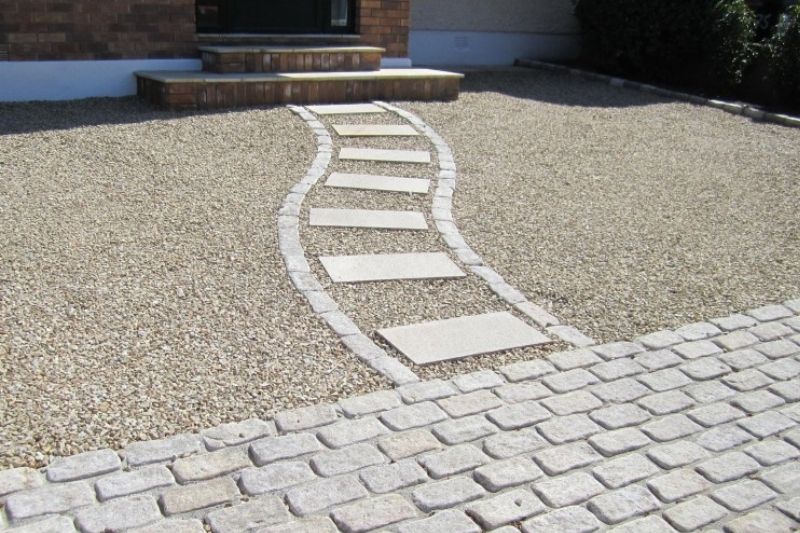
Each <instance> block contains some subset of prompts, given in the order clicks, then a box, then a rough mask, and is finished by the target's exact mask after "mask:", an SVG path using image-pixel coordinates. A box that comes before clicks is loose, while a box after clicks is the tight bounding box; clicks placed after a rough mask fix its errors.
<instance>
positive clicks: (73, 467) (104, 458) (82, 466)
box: [47, 450, 122, 483]
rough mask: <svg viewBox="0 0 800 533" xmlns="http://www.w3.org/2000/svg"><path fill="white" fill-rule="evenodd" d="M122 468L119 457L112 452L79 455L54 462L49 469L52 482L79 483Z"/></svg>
mask: <svg viewBox="0 0 800 533" xmlns="http://www.w3.org/2000/svg"><path fill="white" fill-rule="evenodd" d="M120 468H122V462H121V461H120V460H119V456H118V455H117V454H116V453H114V452H113V451H111V450H98V451H94V452H85V453H79V454H78V455H73V456H71V457H63V458H60V459H56V460H55V461H53V462H52V463H51V464H50V466H48V467H47V480H48V481H51V482H56V483H57V482H64V481H77V480H79V479H86V478H90V477H95V476H100V475H103V474H108V473H110V472H115V471H117V470H119V469H120Z"/></svg>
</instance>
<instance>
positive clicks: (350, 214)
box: [308, 208, 428, 230]
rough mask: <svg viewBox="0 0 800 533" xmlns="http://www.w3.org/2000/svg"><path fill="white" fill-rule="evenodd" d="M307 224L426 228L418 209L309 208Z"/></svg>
mask: <svg viewBox="0 0 800 533" xmlns="http://www.w3.org/2000/svg"><path fill="white" fill-rule="evenodd" d="M308 223H309V225H311V226H322V227H340V228H373V229H396V230H426V229H428V223H427V222H426V221H425V215H423V214H422V213H420V212H418V211H389V210H371V209H320V208H314V209H311V211H310V214H309V222H308Z"/></svg>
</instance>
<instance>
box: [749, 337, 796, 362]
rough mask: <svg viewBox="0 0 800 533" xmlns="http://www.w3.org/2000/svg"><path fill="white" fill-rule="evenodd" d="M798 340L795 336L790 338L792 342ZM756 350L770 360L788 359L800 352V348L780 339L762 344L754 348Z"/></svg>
mask: <svg viewBox="0 0 800 533" xmlns="http://www.w3.org/2000/svg"><path fill="white" fill-rule="evenodd" d="M797 338H798V336H797V335H795V336H793V337H791V339H792V340H795V341H796V339H797ZM755 349H756V350H758V351H759V352H761V353H762V354H764V355H766V356H767V357H769V358H770V359H780V358H782V357H789V356H790V355H794V354H796V353H799V352H800V347H798V345H797V344H795V343H794V342H792V341H791V340H789V339H781V340H777V341H771V342H762V343H760V344H759V345H758V346H756V347H755Z"/></svg>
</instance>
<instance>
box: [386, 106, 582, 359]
mask: <svg viewBox="0 0 800 533" xmlns="http://www.w3.org/2000/svg"><path fill="white" fill-rule="evenodd" d="M375 104H377V105H379V106H381V107H383V108H384V109H386V110H388V111H391V112H393V113H395V114H397V115H398V116H400V117H402V118H403V119H405V120H407V121H408V122H410V123H411V124H412V125H414V126H415V127H417V128H418V129H419V130H420V131H421V132H422V133H423V134H424V135H425V136H426V137H427V138H428V140H430V141H431V143H433V145H434V146H435V147H436V151H437V155H438V159H439V174H438V177H437V182H436V183H437V186H436V192H435V193H434V195H433V204H432V210H431V212H432V215H433V220H434V221H435V222H436V229H437V230H438V231H439V234H440V235H441V236H442V239H444V241H445V242H446V243H447V246H448V247H449V248H450V249H451V250H452V251H453V253H454V254H455V255H456V257H458V259H459V260H460V261H461V262H462V263H464V264H465V265H467V266H468V267H469V269H470V270H471V271H472V272H474V273H475V274H476V275H478V276H479V277H481V278H482V279H483V280H484V281H486V283H487V284H488V285H489V287H490V288H491V289H492V291H494V293H495V294H497V296H499V297H500V298H502V299H503V300H504V301H505V302H506V303H508V304H509V305H512V306H513V307H514V308H515V309H516V310H518V311H520V312H521V313H523V314H524V315H526V316H527V317H529V318H530V319H531V320H533V321H534V322H535V323H536V324H538V325H539V326H541V327H543V328H545V331H547V332H548V333H550V334H551V335H554V336H556V337H558V338H560V339H561V340H563V341H565V342H568V343H570V344H573V345H575V346H578V347H586V346H591V345H593V344H595V341H594V340H593V339H592V338H590V337H588V336H586V335H584V334H583V333H581V332H580V331H579V330H578V329H576V328H575V327H573V326H568V325H564V324H561V322H560V321H559V319H558V318H556V317H555V316H553V315H552V314H550V313H548V312H547V311H546V310H544V309H543V308H542V307H540V306H538V305H536V304H534V303H533V302H531V301H529V300H528V299H527V298H526V297H525V295H524V294H522V292H520V291H519V290H517V289H515V288H514V287H512V286H511V285H509V284H508V283H507V282H506V281H505V280H504V279H503V277H502V276H501V275H500V274H498V273H497V272H496V271H495V270H493V269H492V268H491V267H490V266H488V265H487V264H486V263H485V262H484V261H483V259H482V258H481V256H480V255H478V254H477V253H476V252H475V251H474V250H473V249H472V248H470V246H469V245H468V244H467V242H466V241H465V240H464V238H463V237H462V236H461V232H460V231H459V229H458V226H457V225H456V224H455V219H454V218H453V193H454V192H455V190H456V182H457V180H458V172H457V170H456V164H455V159H454V158H453V152H452V151H451V150H450V147H449V146H448V145H447V143H446V142H445V140H444V139H443V138H442V137H441V136H440V135H439V134H438V133H436V131H435V130H434V129H433V128H431V127H430V126H428V125H427V124H426V123H425V121H423V120H422V119H421V118H419V117H418V116H416V115H415V114H413V113H410V112H408V111H405V110H403V109H401V108H399V107H396V106H393V105H391V104H387V103H386V102H375Z"/></svg>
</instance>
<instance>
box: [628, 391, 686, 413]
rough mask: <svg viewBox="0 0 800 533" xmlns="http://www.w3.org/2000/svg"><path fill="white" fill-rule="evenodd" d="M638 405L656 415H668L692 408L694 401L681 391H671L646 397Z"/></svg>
mask: <svg viewBox="0 0 800 533" xmlns="http://www.w3.org/2000/svg"><path fill="white" fill-rule="evenodd" d="M636 403H637V404H639V405H641V406H642V407H644V408H645V409H647V410H648V411H650V412H651V413H653V414H654V415H668V414H672V413H677V412H678V411H683V410H684V409H686V408H688V407H691V406H692V405H694V400H692V399H691V398H690V397H689V396H687V395H686V394H684V393H683V392H681V391H678V390H671V391H667V392H659V393H658V394H651V395H650V396H645V397H644V398H640V399H639V400H638V401H637V402H636Z"/></svg>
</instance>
